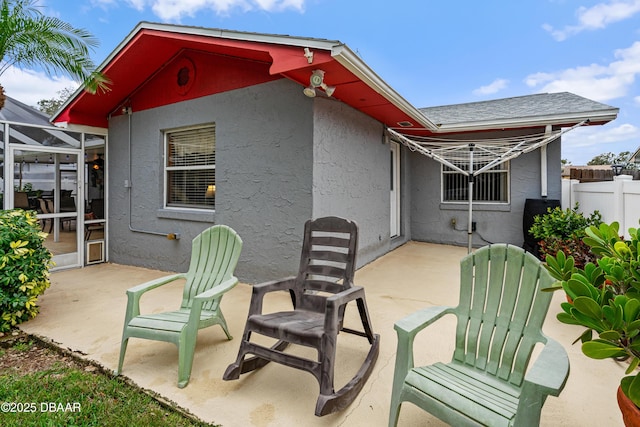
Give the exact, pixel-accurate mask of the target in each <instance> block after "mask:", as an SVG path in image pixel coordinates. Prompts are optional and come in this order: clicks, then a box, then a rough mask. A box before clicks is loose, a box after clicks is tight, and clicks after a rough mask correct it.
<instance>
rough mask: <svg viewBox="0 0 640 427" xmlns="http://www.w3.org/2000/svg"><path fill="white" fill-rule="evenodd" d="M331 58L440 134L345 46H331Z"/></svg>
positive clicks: (423, 125) (419, 122)
mask: <svg viewBox="0 0 640 427" xmlns="http://www.w3.org/2000/svg"><path fill="white" fill-rule="evenodd" d="M331 56H332V57H333V58H334V59H335V60H336V61H337V62H338V63H339V64H340V65H342V66H343V67H345V68H346V69H347V70H349V71H350V72H352V73H353V74H354V75H355V76H356V77H358V78H359V79H360V80H362V81H363V82H364V83H365V84H366V85H367V86H369V87H370V88H372V89H373V90H375V91H376V92H377V93H379V94H380V95H382V96H383V97H384V98H385V99H388V100H389V101H390V102H391V103H392V104H393V105H395V106H396V107H398V109H399V110H401V111H402V112H403V113H405V114H407V115H408V116H409V117H411V118H412V119H413V120H415V121H416V122H418V124H419V125H421V126H422V127H424V128H426V129H428V130H429V131H431V132H441V130H440V129H439V127H438V126H437V125H436V124H435V123H433V122H432V121H431V120H429V118H428V117H427V116H425V115H424V114H423V113H422V112H421V111H420V110H418V109H417V108H416V107H414V106H413V105H411V104H410V103H409V101H407V100H406V99H404V98H403V97H402V96H401V95H400V94H399V93H398V92H396V91H395V90H393V89H392V88H391V86H389V85H388V84H387V83H386V82H385V81H384V80H382V79H381V78H380V76H378V75H377V74H376V73H375V72H374V71H373V70H372V69H371V68H369V66H368V65H367V64H365V63H364V62H363V61H362V60H361V59H360V57H359V56H357V55H356V54H355V53H354V52H353V51H352V50H351V49H349V48H348V47H347V46H346V45H344V44H340V45H336V46H333V48H332V49H331ZM407 129H409V128H407Z"/></svg>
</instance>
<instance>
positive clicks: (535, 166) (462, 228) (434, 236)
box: [409, 129, 561, 247]
mask: <svg viewBox="0 0 640 427" xmlns="http://www.w3.org/2000/svg"><path fill="white" fill-rule="evenodd" d="M530 132H531V133H541V132H544V129H539V130H535V129H534V130H530ZM499 136H504V135H501V134H499V133H493V134H488V135H487V134H483V135H482V136H481V137H482V138H495V137H499ZM509 136H512V135H511V134H510V135H509ZM560 147H561V142H560V140H556V141H554V142H552V143H550V144H549V145H548V146H547V158H548V163H547V165H548V166H547V172H548V173H547V176H548V185H547V189H548V191H547V198H548V199H558V200H559V199H560V197H561V156H560ZM409 164H410V168H411V171H410V180H411V195H410V197H411V201H410V206H411V207H410V209H411V224H410V227H411V238H412V239H413V240H418V241H426V242H432V243H443V244H453V245H461V246H463V245H467V242H468V236H467V221H468V204H467V203H461V204H450V203H441V202H440V200H441V194H440V193H441V185H442V180H441V166H440V164H439V163H438V162H436V161H435V160H432V159H430V158H428V157H426V156H424V155H421V154H418V153H414V152H412V153H410V154H409ZM539 198H541V172H540V150H536V151H533V152H531V153H527V154H523V155H521V156H520V157H517V158H516V159H514V160H511V162H510V202H509V203H508V204H494V205H492V204H483V203H479V202H475V203H474V204H473V221H475V222H476V224H477V232H476V233H474V235H473V246H474V247H478V246H483V245H486V244H488V243H498V242H501V243H502V242H504V243H511V244H514V245H518V246H522V244H523V242H524V234H523V225H522V222H523V215H524V205H525V201H526V199H539ZM452 218H455V219H456V226H455V227H456V230H454V228H453V227H452V226H451V219H452Z"/></svg>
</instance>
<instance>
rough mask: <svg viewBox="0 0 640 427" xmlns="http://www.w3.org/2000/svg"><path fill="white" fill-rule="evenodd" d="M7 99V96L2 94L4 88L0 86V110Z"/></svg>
mask: <svg viewBox="0 0 640 427" xmlns="http://www.w3.org/2000/svg"><path fill="white" fill-rule="evenodd" d="M6 99H7V95H5V93H4V86H2V85H0V110H1V109H2V107H4V101H5V100H6Z"/></svg>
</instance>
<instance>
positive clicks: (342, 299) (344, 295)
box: [327, 286, 364, 309]
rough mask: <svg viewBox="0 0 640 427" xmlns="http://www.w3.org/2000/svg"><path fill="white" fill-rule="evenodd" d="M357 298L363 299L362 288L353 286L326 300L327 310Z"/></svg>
mask: <svg viewBox="0 0 640 427" xmlns="http://www.w3.org/2000/svg"><path fill="white" fill-rule="evenodd" d="M358 298H364V288H363V287H362V286H353V287H351V288H349V289H345V290H344V291H342V292H338V293H337V294H335V295H332V296H330V297H329V298H327V308H329V307H331V308H334V309H335V308H336V307H340V306H342V305H344V304H346V303H348V302H349V301H353V300H355V299H358Z"/></svg>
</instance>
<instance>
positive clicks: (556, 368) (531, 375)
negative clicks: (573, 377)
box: [523, 337, 569, 396]
mask: <svg viewBox="0 0 640 427" xmlns="http://www.w3.org/2000/svg"><path fill="white" fill-rule="evenodd" d="M568 376H569V356H567V351H566V350H565V349H564V347H562V345H560V344H559V343H558V342H557V341H555V340H553V339H551V338H548V337H547V343H546V345H545V346H544V348H543V349H542V352H541V353H540V355H539V356H538V358H537V359H536V361H535V363H534V364H533V366H532V367H531V369H529V370H528V371H527V373H526V375H525V377H524V386H523V388H524V389H527V388H535V389H537V390H539V391H540V393H542V394H544V395H549V394H550V395H552V396H558V395H559V394H560V392H561V391H562V389H563V388H564V385H565V383H566V382H567V377H568Z"/></svg>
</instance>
